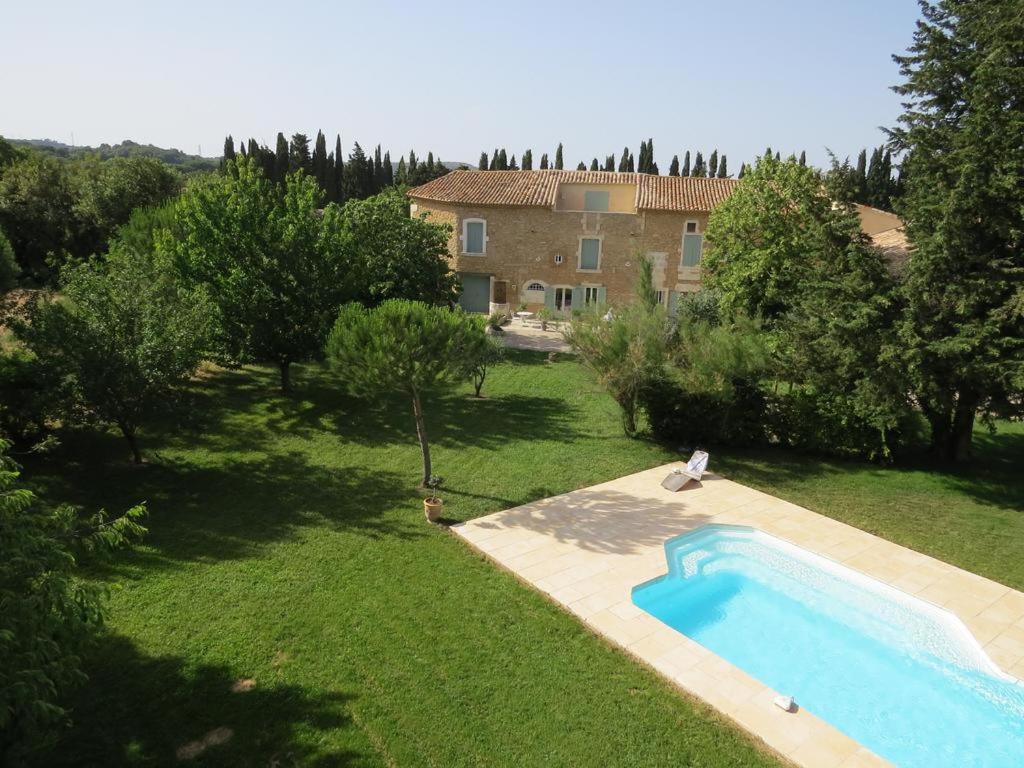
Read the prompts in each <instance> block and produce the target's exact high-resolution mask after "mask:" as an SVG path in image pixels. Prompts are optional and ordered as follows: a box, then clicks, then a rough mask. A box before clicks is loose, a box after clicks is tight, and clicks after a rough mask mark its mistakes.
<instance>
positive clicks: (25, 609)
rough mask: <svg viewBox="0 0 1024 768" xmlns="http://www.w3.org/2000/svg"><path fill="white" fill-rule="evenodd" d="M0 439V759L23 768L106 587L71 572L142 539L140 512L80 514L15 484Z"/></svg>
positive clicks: (43, 734)
mask: <svg viewBox="0 0 1024 768" xmlns="http://www.w3.org/2000/svg"><path fill="white" fill-rule="evenodd" d="M8 447H9V445H8V443H6V442H5V441H4V440H2V439H0V552H3V553H4V556H3V557H2V558H0V595H3V610H2V611H0V658H2V659H3V664H0V762H2V763H3V764H4V765H11V766H14V765H23V764H26V763H28V762H29V761H30V760H31V759H32V757H33V756H38V753H39V751H40V750H41V749H42V748H44V747H46V746H50V745H51V744H52V742H53V741H54V736H55V733H56V727H57V726H60V725H62V724H63V723H64V722H65V720H66V718H67V714H68V713H67V710H66V709H65V708H64V706H63V704H62V702H63V699H64V696H65V695H66V694H67V692H68V691H69V690H70V689H71V688H73V687H75V686H77V685H80V684H81V683H83V682H84V681H85V679H86V677H85V674H84V673H83V671H82V652H83V651H84V650H85V648H86V647H87V646H88V644H89V641H90V640H91V639H92V635H93V633H94V631H95V630H96V629H97V628H98V627H100V626H101V625H102V623H103V618H104V613H105V610H104V597H105V596H106V593H107V588H105V587H103V586H101V585H99V584H97V583H96V582H95V581H92V580H86V579H83V578H81V577H80V576H79V563H80V561H83V560H89V559H96V558H98V557H103V556H105V555H106V554H107V553H109V552H112V551H114V550H116V549H118V548H121V547H124V546H126V545H128V544H129V543H130V542H132V541H134V540H136V539H138V538H140V537H141V536H142V535H143V534H144V533H145V528H143V527H142V525H141V520H142V519H143V518H144V516H145V514H146V510H145V507H144V506H143V505H139V506H136V507H132V508H131V509H129V510H128V511H127V512H125V513H124V514H123V515H122V516H120V517H116V518H110V517H108V516H107V515H106V513H104V512H102V511H101V512H99V513H97V514H96V515H93V516H91V517H90V518H86V519H83V518H81V517H80V516H79V515H78V514H77V513H76V512H75V511H74V510H73V509H71V508H70V507H67V506H60V507H57V508H53V507H50V506H48V505H44V504H41V503H40V502H39V501H38V500H37V499H36V497H35V495H34V494H33V493H32V492H31V491H29V490H27V489H26V488H24V487H22V485H21V483H20V482H19V480H18V476H19V468H18V466H17V465H16V464H15V463H14V462H12V461H11V460H10V459H9V458H8V457H7V455H6V453H7V449H8Z"/></svg>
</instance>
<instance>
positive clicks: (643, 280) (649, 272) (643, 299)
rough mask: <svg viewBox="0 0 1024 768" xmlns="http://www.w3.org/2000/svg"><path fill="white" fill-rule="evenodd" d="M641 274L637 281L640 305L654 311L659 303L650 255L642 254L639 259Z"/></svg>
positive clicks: (637, 294)
mask: <svg viewBox="0 0 1024 768" xmlns="http://www.w3.org/2000/svg"><path fill="white" fill-rule="evenodd" d="M637 261H638V264H639V267H640V275H639V277H638V278H637V283H636V296H637V300H638V301H639V302H640V305H641V306H643V307H647V309H649V310H651V311H653V310H654V309H655V308H656V307H657V306H658V304H659V302H658V292H657V290H655V288H654V264H653V263H652V262H651V259H650V257H648V256H647V255H646V254H642V255H640V256H639V257H638V259H637Z"/></svg>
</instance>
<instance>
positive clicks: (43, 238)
mask: <svg viewBox="0 0 1024 768" xmlns="http://www.w3.org/2000/svg"><path fill="white" fill-rule="evenodd" d="M74 201H75V198H74V194H73V191H72V186H71V179H70V177H69V174H68V171H67V168H66V166H65V164H64V163H62V162H61V161H60V160H57V159H55V158H53V157H49V156H46V155H43V154H41V153H38V152H26V153H24V155H23V156H20V157H19V158H18V159H16V160H15V161H14V162H13V163H11V164H9V165H8V166H7V167H6V168H5V169H4V172H3V175H2V176H0V228H2V229H3V230H4V232H5V233H6V234H7V237H8V239H9V240H10V243H11V246H12V247H13V248H14V255H15V258H16V259H17V262H18V266H19V267H20V268H21V270H22V271H23V272H24V273H25V275H26V276H27V277H29V278H31V279H33V280H36V281H40V282H46V281H49V280H52V279H53V277H54V275H55V273H56V270H57V269H58V268H59V266H60V264H61V263H62V262H63V260H64V259H65V258H66V255H67V250H68V248H69V246H70V244H71V239H72V228H73V223H74Z"/></svg>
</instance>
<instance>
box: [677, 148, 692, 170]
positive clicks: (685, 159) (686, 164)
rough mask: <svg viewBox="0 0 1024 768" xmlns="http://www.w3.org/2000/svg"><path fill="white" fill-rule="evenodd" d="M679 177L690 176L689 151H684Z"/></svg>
mask: <svg viewBox="0 0 1024 768" xmlns="http://www.w3.org/2000/svg"><path fill="white" fill-rule="evenodd" d="M679 175H680V176H689V175H690V150H686V155H685V156H684V157H683V169H682V170H681V171H680V172H679Z"/></svg>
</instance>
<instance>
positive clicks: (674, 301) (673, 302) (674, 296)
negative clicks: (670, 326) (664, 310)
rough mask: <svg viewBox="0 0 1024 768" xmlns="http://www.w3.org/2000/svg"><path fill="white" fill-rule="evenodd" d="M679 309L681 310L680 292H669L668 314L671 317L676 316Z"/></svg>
mask: <svg viewBox="0 0 1024 768" xmlns="http://www.w3.org/2000/svg"><path fill="white" fill-rule="evenodd" d="M678 309H679V291H669V292H668V313H669V314H670V315H673V316H674V315H675V314H676V311H677V310H678Z"/></svg>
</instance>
